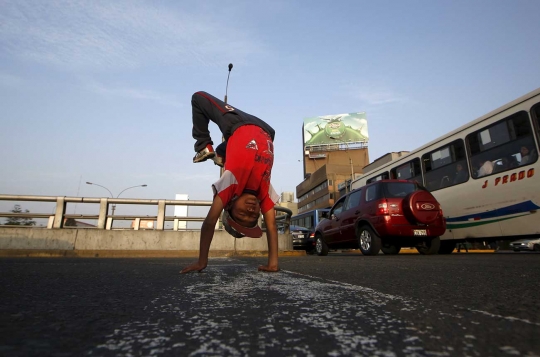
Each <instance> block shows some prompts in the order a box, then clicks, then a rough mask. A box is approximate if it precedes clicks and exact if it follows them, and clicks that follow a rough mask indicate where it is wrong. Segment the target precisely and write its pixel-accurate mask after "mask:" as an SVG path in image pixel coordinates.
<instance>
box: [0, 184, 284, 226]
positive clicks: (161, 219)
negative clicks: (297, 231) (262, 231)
mask: <svg viewBox="0 0 540 357" xmlns="http://www.w3.org/2000/svg"><path fill="white" fill-rule="evenodd" d="M0 201H31V202H56V208H55V213H54V215H53V214H50V213H13V212H0V217H4V218H5V217H19V218H48V219H49V221H48V224H47V229H53V228H64V222H65V219H68V218H74V219H75V218H76V219H97V222H98V223H97V226H96V227H95V229H106V230H110V229H111V228H112V224H113V220H134V221H135V223H136V224H135V226H134V228H133V229H134V230H138V229H139V228H140V227H139V225H140V220H155V221H156V227H155V229H156V230H165V222H174V228H173V230H178V222H179V221H182V222H184V221H189V222H202V221H204V219H205V217H179V216H166V215H165V210H166V208H167V206H188V207H189V206H192V207H201V206H207V207H210V206H211V205H212V201H191V200H159V199H158V200H155V199H133V198H108V197H103V198H93V197H66V196H59V197H56V196H22V195H3V194H0ZM67 203H94V204H95V203H99V213H98V214H96V215H76V214H68V213H66V204H67ZM110 204H127V205H154V206H156V205H157V209H158V212H157V215H156V216H148V215H144V216H143V215H123V216H120V215H114V216H113V215H109V214H108V212H109V205H110ZM274 209H275V210H276V211H279V212H283V213H285V215H286V218H285V223H286V231H285V233H286V234H288V233H289V225H290V220H291V216H292V211H291V210H290V209H288V208H285V207H279V206H275V207H274ZM4 227H10V226H4ZM11 227H17V228H20V227H23V226H11ZM34 228H36V227H34ZM89 229H94V228H89Z"/></svg>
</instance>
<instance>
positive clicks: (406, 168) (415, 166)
mask: <svg viewBox="0 0 540 357" xmlns="http://www.w3.org/2000/svg"><path fill="white" fill-rule="evenodd" d="M390 174H391V176H392V178H394V179H398V180H410V181H417V182H419V183H423V181H422V169H421V166H420V159H419V158H416V159H413V160H411V161H409V162H407V163H405V164H403V165H400V166H398V167H395V168H393V169H392V170H390Z"/></svg>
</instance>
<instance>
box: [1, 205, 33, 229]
mask: <svg viewBox="0 0 540 357" xmlns="http://www.w3.org/2000/svg"><path fill="white" fill-rule="evenodd" d="M10 212H12V213H30V211H29V210H27V209H26V210H24V211H23V210H22V208H21V205H15V206H13V209H12V210H11V211H10ZM5 225H6V226H7V225H10V226H35V225H36V221H34V220H32V218H25V217H9V218H8V219H7V221H6V223H5Z"/></svg>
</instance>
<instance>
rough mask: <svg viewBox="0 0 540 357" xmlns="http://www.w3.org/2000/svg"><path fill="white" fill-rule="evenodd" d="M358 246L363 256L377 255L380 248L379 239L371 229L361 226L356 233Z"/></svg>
mask: <svg viewBox="0 0 540 357" xmlns="http://www.w3.org/2000/svg"><path fill="white" fill-rule="evenodd" d="M358 246H359V248H360V251H362V254H364V255H377V254H379V250H381V246H382V242H381V237H379V236H378V235H377V234H375V232H373V229H371V227H369V226H363V227H361V228H360V230H359V231H358Z"/></svg>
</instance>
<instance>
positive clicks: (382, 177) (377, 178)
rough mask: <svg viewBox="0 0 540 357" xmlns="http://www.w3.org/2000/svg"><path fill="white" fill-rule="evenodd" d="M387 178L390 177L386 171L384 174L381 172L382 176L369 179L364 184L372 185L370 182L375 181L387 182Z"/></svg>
mask: <svg viewBox="0 0 540 357" xmlns="http://www.w3.org/2000/svg"><path fill="white" fill-rule="evenodd" d="M389 178H390V175H389V174H388V171H386V172H383V173H382V174H380V175H378V176H375V177H372V178H370V179H369V180H367V181H366V184H368V183H372V182H375V181H380V180H388V179H389Z"/></svg>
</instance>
